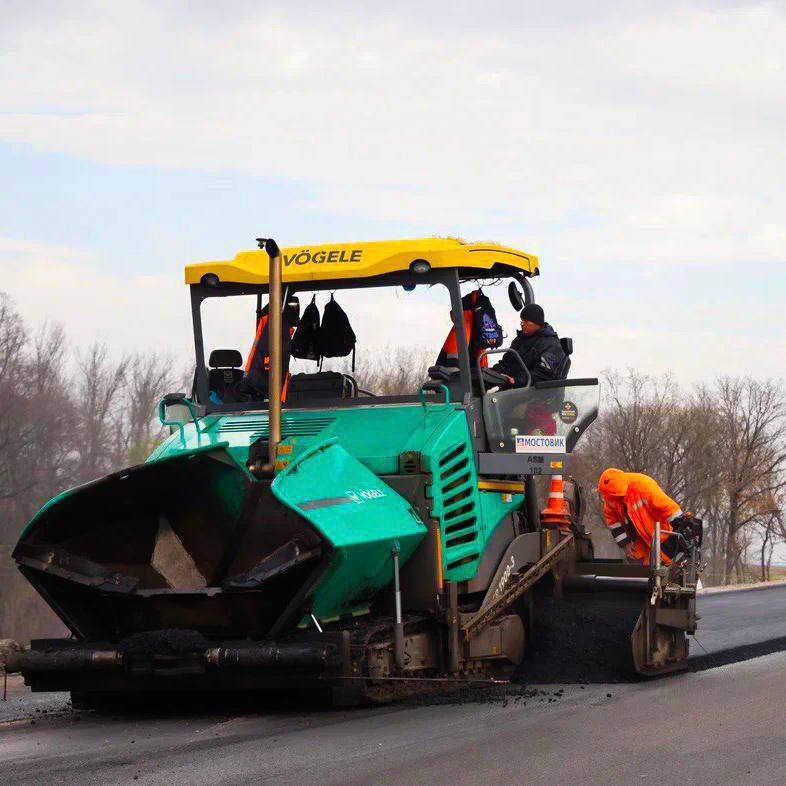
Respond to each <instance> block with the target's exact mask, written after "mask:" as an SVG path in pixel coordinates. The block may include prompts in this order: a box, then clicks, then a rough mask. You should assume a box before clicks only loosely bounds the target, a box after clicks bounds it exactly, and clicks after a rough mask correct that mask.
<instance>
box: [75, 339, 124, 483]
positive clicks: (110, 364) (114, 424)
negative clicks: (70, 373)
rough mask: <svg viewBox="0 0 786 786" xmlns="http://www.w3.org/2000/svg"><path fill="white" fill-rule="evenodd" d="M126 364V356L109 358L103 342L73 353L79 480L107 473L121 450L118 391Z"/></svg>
mask: <svg viewBox="0 0 786 786" xmlns="http://www.w3.org/2000/svg"><path fill="white" fill-rule="evenodd" d="M129 364H130V359H129V358H128V357H121V358H120V359H119V360H112V359H111V358H110V356H109V350H108V349H107V347H106V345H105V344H93V345H92V346H91V347H89V348H88V350H87V351H86V352H84V353H78V354H77V373H78V379H77V385H76V400H77V413H78V423H79V431H80V442H79V448H78V450H79V466H78V474H79V479H80V480H82V481H87V480H92V479H93V478H96V477H99V476H100V475H103V474H105V473H106V472H108V471H109V470H110V469H111V468H113V466H114V464H115V461H116V460H117V459H118V458H119V457H120V456H121V455H122V454H123V453H124V452H125V451H124V447H125V446H124V445H123V435H122V432H121V429H120V421H121V419H122V417H123V401H122V395H121V394H122V392H123V387H124V385H125V383H126V374H127V372H128V367H129Z"/></svg>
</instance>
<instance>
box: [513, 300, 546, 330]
mask: <svg viewBox="0 0 786 786" xmlns="http://www.w3.org/2000/svg"><path fill="white" fill-rule="evenodd" d="M519 316H520V317H521V318H522V319H526V320H527V322H536V323H537V324H538V325H545V324H546V317H545V315H544V314H543V309H542V308H541V307H540V306H539V305H538V304H537V303H527V305H526V306H524V308H522V309H521V311H520V312H519Z"/></svg>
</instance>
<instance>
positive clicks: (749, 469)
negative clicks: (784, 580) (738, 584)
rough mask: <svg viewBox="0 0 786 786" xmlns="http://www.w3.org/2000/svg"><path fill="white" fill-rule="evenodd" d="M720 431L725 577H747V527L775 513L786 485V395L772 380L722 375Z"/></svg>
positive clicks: (717, 443) (717, 444)
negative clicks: (772, 508)
mask: <svg viewBox="0 0 786 786" xmlns="http://www.w3.org/2000/svg"><path fill="white" fill-rule="evenodd" d="M716 396H717V404H716V406H717V408H718V417H719V420H718V423H719V432H718V434H717V439H716V441H715V444H714V445H713V449H714V450H715V451H717V453H718V456H719V458H720V461H721V466H722V484H723V491H724V496H725V504H726V508H727V511H726V519H727V531H726V547H725V564H724V581H725V583H729V582H731V581H732V579H733V578H735V577H736V578H737V579H742V578H743V568H744V556H745V550H744V541H743V539H742V536H743V534H744V532H745V528H746V527H748V526H749V525H751V524H754V525H755V524H756V523H758V522H760V520H761V517H762V515H765V516H766V515H769V513H768V512H767V511H765V509H764V507H766V505H765V506H764V507H763V506H762V500H765V501H767V502H768V501H769V500H770V499H774V497H775V495H777V494H779V493H780V492H781V491H782V490H783V488H784V486H786V478H785V477H784V470H786V395H785V394H784V391H783V387H782V386H781V385H780V384H778V383H776V382H774V381H772V380H767V381H765V382H758V381H756V380H751V379H731V378H722V379H720V380H719V381H718V383H717V389H716Z"/></svg>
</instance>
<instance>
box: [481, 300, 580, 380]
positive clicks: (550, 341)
mask: <svg viewBox="0 0 786 786" xmlns="http://www.w3.org/2000/svg"><path fill="white" fill-rule="evenodd" d="M519 316H520V317H521V330H518V331H517V332H516V333H517V334H516V338H514V339H513V343H512V344H511V345H510V348H511V349H515V350H516V351H517V352H518V353H519V356H520V357H521V359H522V360H523V361H524V365H525V366H526V367H527V368H528V369H529V372H530V374H531V375H532V381H533V382H539V381H541V380H546V379H559V378H560V370H561V368H562V366H563V362H564V360H565V353H564V352H563V350H562V345H561V344H560V343H559V336H558V335H557V334H556V332H555V331H554V328H552V327H551V325H549V323H548V322H546V319H545V315H544V314H543V309H542V308H541V307H540V306H539V305H537V303H527V305H526V306H524V308H522V309H521V312H520V314H519ZM494 370H495V371H499V372H500V373H501V374H505V375H506V376H509V377H511V378H512V379H513V384H514V385H516V386H517V387H518V386H523V385H526V384H527V375H526V374H525V373H524V371H523V370H522V368H521V364H520V363H519V362H518V360H517V359H516V358H515V356H514V355H513V354H512V353H510V352H508V353H507V354H505V355H503V356H502V360H500V361H499V363H497V364H496V365H495V366H494Z"/></svg>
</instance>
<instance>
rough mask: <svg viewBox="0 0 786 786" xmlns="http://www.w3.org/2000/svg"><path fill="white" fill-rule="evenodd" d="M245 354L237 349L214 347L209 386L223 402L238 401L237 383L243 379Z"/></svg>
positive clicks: (211, 356)
mask: <svg viewBox="0 0 786 786" xmlns="http://www.w3.org/2000/svg"><path fill="white" fill-rule="evenodd" d="M242 365H243V356H242V355H241V354H240V352H238V351H237V350H236V349H214V350H213V351H212V352H211V353H210V359H209V360H208V366H209V367H210V368H209V370H208V387H209V388H210V392H211V393H215V395H216V398H218V399H219V400H220V401H223V402H233V401H236V398H235V384H236V383H237V382H239V381H240V380H241V379H243V369H242V368H241V366H242Z"/></svg>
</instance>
